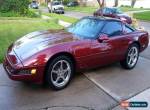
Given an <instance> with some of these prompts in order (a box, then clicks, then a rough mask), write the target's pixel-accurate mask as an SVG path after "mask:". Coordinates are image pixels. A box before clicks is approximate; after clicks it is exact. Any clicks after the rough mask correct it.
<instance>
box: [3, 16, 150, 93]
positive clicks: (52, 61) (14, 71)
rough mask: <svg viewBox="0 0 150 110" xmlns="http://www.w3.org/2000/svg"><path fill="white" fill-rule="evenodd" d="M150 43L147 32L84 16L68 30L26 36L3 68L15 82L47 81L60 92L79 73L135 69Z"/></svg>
mask: <svg viewBox="0 0 150 110" xmlns="http://www.w3.org/2000/svg"><path fill="white" fill-rule="evenodd" d="M148 43H149V36H148V33H147V32H144V31H138V30H136V29H134V28H132V27H130V26H129V25H127V24H125V23H123V22H122V21H120V20H117V19H112V18H109V19H108V18H98V17H84V18H82V19H81V20H79V21H78V22H76V23H75V24H73V25H71V26H70V27H68V28H66V29H62V30H47V31H38V32H33V33H30V34H27V35H25V36H24V37H22V38H21V39H19V40H17V41H16V42H14V43H13V44H12V45H10V47H9V48H8V51H7V54H6V58H5V61H4V63H3V65H4V68H5V70H6V71H7V73H8V76H9V77H10V78H11V79H13V80H19V81H30V82H34V83H43V82H44V81H46V82H47V83H48V85H49V86H50V87H51V88H53V89H57V90H59V89H62V88H64V87H66V86H67V85H68V84H69V82H70V81H71V79H72V77H73V74H74V73H75V72H76V71H80V70H83V69H89V68H95V67H99V66H102V65H107V64H110V63H113V62H120V63H121V65H122V67H124V68H126V69H132V68H134V67H135V65H136V63H137V61H138V58H139V53H140V52H142V51H143V50H145V48H146V47H147V46H148Z"/></svg>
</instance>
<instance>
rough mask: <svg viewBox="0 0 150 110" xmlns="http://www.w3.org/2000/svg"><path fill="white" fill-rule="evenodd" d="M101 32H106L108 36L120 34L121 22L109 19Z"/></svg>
mask: <svg viewBox="0 0 150 110" xmlns="http://www.w3.org/2000/svg"><path fill="white" fill-rule="evenodd" d="M102 33H104V34H107V35H108V36H110V37H113V36H117V35H121V34H123V32H122V24H121V23H120V22H117V21H109V22H107V23H106V24H105V26H104V28H103V29H102Z"/></svg>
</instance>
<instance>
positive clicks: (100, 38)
mask: <svg viewBox="0 0 150 110" xmlns="http://www.w3.org/2000/svg"><path fill="white" fill-rule="evenodd" d="M107 40H109V37H108V35H107V34H101V35H99V37H98V41H99V42H100V43H101V42H104V41H107Z"/></svg>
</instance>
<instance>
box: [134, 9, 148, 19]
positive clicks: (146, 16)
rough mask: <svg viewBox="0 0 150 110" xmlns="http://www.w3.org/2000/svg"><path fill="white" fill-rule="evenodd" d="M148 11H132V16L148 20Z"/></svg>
mask: <svg viewBox="0 0 150 110" xmlns="http://www.w3.org/2000/svg"><path fill="white" fill-rule="evenodd" d="M149 15H150V11H145V12H140V13H134V14H133V17H134V18H136V19H139V20H146V21H150V16H149Z"/></svg>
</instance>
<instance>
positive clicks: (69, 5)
mask: <svg viewBox="0 0 150 110" xmlns="http://www.w3.org/2000/svg"><path fill="white" fill-rule="evenodd" d="M78 5H79V3H78V2H77V1H72V2H69V3H68V4H67V6H68V7H73V6H78Z"/></svg>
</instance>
